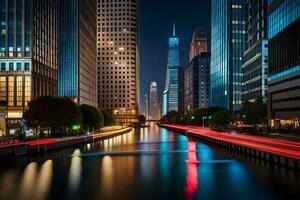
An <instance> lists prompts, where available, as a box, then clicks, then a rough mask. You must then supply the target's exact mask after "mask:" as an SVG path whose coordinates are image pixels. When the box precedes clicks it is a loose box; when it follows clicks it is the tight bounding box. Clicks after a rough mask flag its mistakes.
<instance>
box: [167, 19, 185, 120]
mask: <svg viewBox="0 0 300 200" xmlns="http://www.w3.org/2000/svg"><path fill="white" fill-rule="evenodd" d="M180 68H181V67H180V62H179V38H178V37H177V36H176V29H175V23H174V26H173V35H172V37H170V38H169V52H168V64H167V73H166V88H165V91H164V97H163V101H164V102H163V114H166V113H167V112H169V111H178V110H179V98H180V97H179V81H180V77H179V71H180Z"/></svg>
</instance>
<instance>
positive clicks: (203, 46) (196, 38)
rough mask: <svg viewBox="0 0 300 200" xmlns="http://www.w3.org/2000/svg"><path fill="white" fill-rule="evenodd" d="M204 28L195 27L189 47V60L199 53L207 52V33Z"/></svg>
mask: <svg viewBox="0 0 300 200" xmlns="http://www.w3.org/2000/svg"><path fill="white" fill-rule="evenodd" d="M206 33H207V32H206V28H204V27H197V28H196V30H195V32H194V34H193V38H192V42H191V47H190V56H189V58H190V59H189V60H190V62H191V61H192V60H193V58H194V57H195V56H197V55H200V54H201V53H207V34H206Z"/></svg>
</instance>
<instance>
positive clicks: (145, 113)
mask: <svg viewBox="0 0 300 200" xmlns="http://www.w3.org/2000/svg"><path fill="white" fill-rule="evenodd" d="M144 116H145V118H146V119H149V101H148V95H147V94H145V96H144Z"/></svg>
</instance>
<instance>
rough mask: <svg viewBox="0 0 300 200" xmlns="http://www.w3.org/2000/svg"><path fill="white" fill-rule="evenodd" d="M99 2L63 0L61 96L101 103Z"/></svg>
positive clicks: (60, 43) (60, 30)
mask: <svg viewBox="0 0 300 200" xmlns="http://www.w3.org/2000/svg"><path fill="white" fill-rule="evenodd" d="M96 20H97V17H96V1H86V0H60V20H59V27H60V28H59V29H58V30H59V45H58V46H59V48H58V52H59V61H58V95H59V96H67V97H71V98H74V101H75V102H77V103H78V104H89V105H91V106H98V103H97V73H96V72H97V66H96V54H97V44H96V22H97V21H96Z"/></svg>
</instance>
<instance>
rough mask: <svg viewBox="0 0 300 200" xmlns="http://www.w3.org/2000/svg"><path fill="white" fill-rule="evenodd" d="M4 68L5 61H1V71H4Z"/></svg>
mask: <svg viewBox="0 0 300 200" xmlns="http://www.w3.org/2000/svg"><path fill="white" fill-rule="evenodd" d="M5 70H6V65H5V63H1V71H5Z"/></svg>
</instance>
